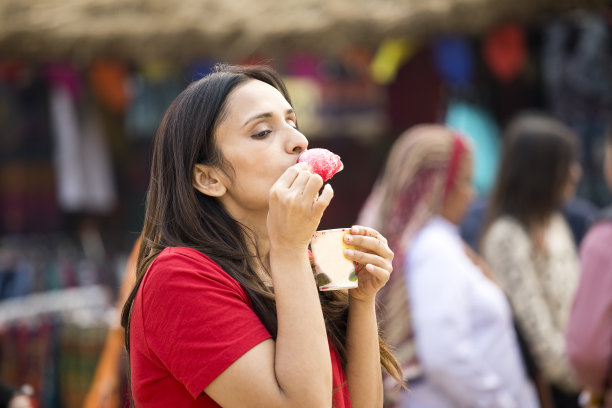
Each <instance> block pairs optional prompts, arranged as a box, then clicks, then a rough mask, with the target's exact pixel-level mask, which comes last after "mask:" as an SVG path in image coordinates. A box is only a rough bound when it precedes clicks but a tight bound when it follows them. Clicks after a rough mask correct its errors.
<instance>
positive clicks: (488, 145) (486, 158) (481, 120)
mask: <svg viewBox="0 0 612 408" xmlns="http://www.w3.org/2000/svg"><path fill="white" fill-rule="evenodd" d="M445 122H446V124H447V125H448V126H450V127H451V128H453V129H456V130H458V131H460V132H461V133H462V134H463V135H464V136H466V137H467V138H468V139H470V140H471V141H472V148H473V161H474V174H473V176H472V181H473V183H474V187H475V188H476V191H477V192H478V194H480V195H484V194H487V193H488V192H489V190H490V189H491V187H492V186H493V183H494V182H495V175H496V174H497V167H498V165H499V160H500V149H501V147H500V135H499V133H500V132H499V128H498V126H497V123H496V122H495V120H494V119H493V117H492V116H491V115H490V114H489V113H487V112H486V111H485V110H484V109H482V108H480V107H478V106H476V105H473V104H469V103H465V102H460V101H455V102H451V103H450V105H449V107H448V110H447V112H446V120H445Z"/></svg>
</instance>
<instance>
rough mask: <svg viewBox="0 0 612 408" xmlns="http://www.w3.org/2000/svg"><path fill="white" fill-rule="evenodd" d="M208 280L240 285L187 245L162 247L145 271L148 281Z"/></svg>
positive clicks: (214, 263)
mask: <svg viewBox="0 0 612 408" xmlns="http://www.w3.org/2000/svg"><path fill="white" fill-rule="evenodd" d="M170 278H171V279H172V280H173V281H177V280H184V281H209V282H214V283H215V284H223V285H229V286H233V287H240V285H239V284H238V282H237V281H236V280H234V279H233V278H232V277H231V276H230V275H229V274H228V273H227V272H226V271H224V270H223V268H221V266H219V265H218V264H217V263H216V262H215V261H213V260H212V259H211V258H210V257H208V256H207V255H205V254H203V253H202V252H200V251H198V250H196V249H193V248H188V247H167V248H164V249H163V250H162V251H161V252H160V253H159V255H157V257H156V258H155V260H154V261H153V262H152V263H151V266H150V267H149V270H148V271H147V277H146V278H145V279H146V280H148V281H151V280H155V281H162V282H164V281H166V280H167V279H170Z"/></svg>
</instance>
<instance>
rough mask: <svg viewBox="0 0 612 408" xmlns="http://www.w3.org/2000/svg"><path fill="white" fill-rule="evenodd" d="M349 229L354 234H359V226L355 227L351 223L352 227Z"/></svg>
mask: <svg viewBox="0 0 612 408" xmlns="http://www.w3.org/2000/svg"><path fill="white" fill-rule="evenodd" d="M351 231H352V232H353V233H355V234H359V233H360V231H361V230H360V229H359V227H356V226H354V225H353V227H352V228H351Z"/></svg>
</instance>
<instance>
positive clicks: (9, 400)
mask: <svg viewBox="0 0 612 408" xmlns="http://www.w3.org/2000/svg"><path fill="white" fill-rule="evenodd" d="M33 394H34V390H33V388H32V386H31V385H23V386H21V387H20V388H16V387H13V386H12V385H10V384H6V383H0V408H36V407H37V406H38V404H37V403H36V401H35V400H34V398H33Z"/></svg>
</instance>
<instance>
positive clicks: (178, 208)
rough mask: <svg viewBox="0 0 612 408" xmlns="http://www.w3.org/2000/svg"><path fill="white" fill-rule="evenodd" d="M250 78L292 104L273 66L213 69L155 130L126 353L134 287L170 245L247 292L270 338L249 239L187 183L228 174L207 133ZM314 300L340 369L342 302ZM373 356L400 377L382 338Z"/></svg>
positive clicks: (337, 297) (270, 321) (271, 324)
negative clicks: (202, 168)
mask: <svg viewBox="0 0 612 408" xmlns="http://www.w3.org/2000/svg"><path fill="white" fill-rule="evenodd" d="M252 79H255V80H259V81H262V82H265V83H267V84H269V85H271V86H273V87H275V88H276V89H278V90H279V92H281V93H282V95H283V96H284V97H285V99H286V100H287V101H288V102H289V103H291V99H290V98H289V94H288V92H287V89H286V88H285V86H284V84H283V82H282V80H281V79H280V77H279V75H278V74H277V73H276V72H275V71H274V70H273V69H271V68H269V67H266V66H228V65H219V66H217V67H216V68H215V70H214V72H213V73H212V74H210V75H208V76H206V77H204V78H202V79H201V80H199V81H197V82H194V83H192V84H191V85H189V87H187V89H185V90H184V91H183V92H182V93H181V94H180V95H179V96H178V97H177V98H176V99H175V100H174V102H173V103H172V104H171V105H170V107H169V108H168V110H167V112H166V114H165V115H164V117H163V119H162V122H161V124H160V126H159V129H158V130H157V133H156V135H155V140H154V143H153V157H152V166H151V176H150V184H149V189H148V192H147V203H146V211H145V220H144V226H143V231H142V234H141V235H142V244H141V247H140V252H139V255H138V264H137V272H136V284H135V286H134V288H133V289H132V292H131V293H130V296H129V298H128V300H127V301H126V303H125V305H124V307H123V313H122V316H121V324H122V326H123V327H124V328H125V342H126V349H127V351H128V353H129V351H130V320H131V311H132V304H133V302H134V298H135V297H136V293H137V292H138V288H139V287H140V284H141V282H142V279H143V277H144V275H145V272H146V271H147V269H148V267H149V266H150V265H151V263H152V262H153V260H154V259H155V257H156V256H157V255H158V254H159V253H160V252H161V251H162V250H163V249H164V248H166V247H174V246H183V247H190V248H193V249H196V250H198V251H200V252H202V253H204V254H206V255H207V256H208V257H210V258H211V259H212V260H213V261H215V262H216V263H217V264H218V265H219V266H221V268H223V270H224V271H225V272H226V273H227V274H228V275H230V276H231V277H232V278H234V279H235V280H236V281H237V282H238V283H239V284H240V285H241V286H242V287H243V288H244V289H245V290H246V292H247V293H248V295H249V296H250V298H251V301H252V304H253V308H254V311H255V313H256V314H257V316H258V317H259V319H260V320H261V321H262V323H263V324H264V326H265V327H266V329H267V330H268V331H269V332H270V334H271V335H272V337H273V338H276V334H277V315H276V305H275V300H274V294H273V292H272V291H271V290H270V289H269V288H267V287H266V286H265V285H264V284H263V282H262V281H261V279H260V278H259V277H258V275H257V274H256V273H255V272H254V269H253V267H254V266H255V265H256V263H258V262H259V257H258V256H256V255H253V254H252V253H250V252H249V249H248V248H249V245H248V241H251V242H250V243H251V246H252V247H254V248H257V246H256V245H254V244H255V242H254V240H255V238H254V234H253V233H252V232H251V231H249V229H248V228H247V227H246V226H245V225H243V224H241V223H240V222H238V221H236V220H235V219H234V218H232V217H231V216H230V215H229V214H228V213H227V211H226V210H225V209H224V207H223V206H222V205H221V204H220V202H219V201H218V200H217V199H216V198H213V197H209V196H207V195H204V194H201V193H199V192H198V191H196V189H195V188H194V187H193V185H192V171H193V168H194V166H195V165H196V164H198V163H201V164H206V165H210V166H217V167H218V168H220V169H221V170H222V171H224V172H225V173H226V174H227V175H228V176H229V177H231V176H232V175H233V171H232V168H231V165H230V164H229V163H228V162H227V161H225V160H224V158H223V156H222V154H221V151H220V150H219V149H218V148H217V146H216V143H215V137H214V135H215V130H216V127H217V125H218V124H219V122H220V121H221V120H223V117H224V115H225V113H226V100H227V97H228V95H229V94H230V92H231V91H232V90H233V89H234V88H236V86H238V85H239V84H241V83H244V82H246V81H248V80H252ZM320 298H321V305H322V309H323V315H324V319H325V325H326V328H327V334H328V336H329V338H330V340H331V341H332V343H333V344H334V346H335V347H336V350H337V351H338V354H339V356H340V358H341V360H342V364H343V365H345V364H346V349H345V340H346V324H347V316H348V297H347V295H345V294H342V293H340V292H320ZM380 355H381V364H382V366H383V367H384V368H385V369H386V370H387V371H388V372H389V373H390V374H391V375H392V376H393V377H395V378H396V379H398V380H401V370H400V368H399V365H398V363H397V361H396V360H395V358H394V357H393V355H392V354H391V353H390V352H389V350H388V349H387V347H386V345H385V343H384V341H383V340H382V339H380Z"/></svg>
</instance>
